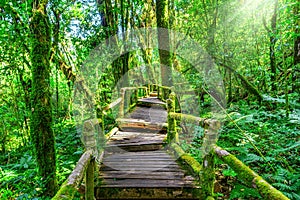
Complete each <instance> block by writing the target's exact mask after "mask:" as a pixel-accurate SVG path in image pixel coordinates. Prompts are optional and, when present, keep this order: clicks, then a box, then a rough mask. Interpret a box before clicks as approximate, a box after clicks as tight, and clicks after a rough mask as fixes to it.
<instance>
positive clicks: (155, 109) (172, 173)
mask: <svg viewBox="0 0 300 200" xmlns="http://www.w3.org/2000/svg"><path fill="white" fill-rule="evenodd" d="M155 98H156V97H153V98H151V102H155V103H154V104H152V105H149V104H147V105H140V106H138V107H137V108H136V109H135V110H134V111H133V112H132V113H130V114H129V115H128V116H126V117H127V118H125V119H120V121H121V122H122V123H120V128H121V131H118V132H117V133H116V134H115V135H113V136H112V137H111V139H110V140H109V141H108V142H107V145H106V147H105V153H104V157H103V161H102V165H101V168H100V173H99V178H100V180H101V184H100V186H98V187H96V194H95V195H96V198H97V199H199V188H198V187H197V186H196V184H195V180H194V178H193V177H192V176H189V175H188V174H186V172H185V171H184V170H183V169H181V167H180V166H179V165H178V163H177V161H176V159H175V158H174V157H173V156H172V155H171V154H169V153H168V151H167V150H166V149H164V138H165V137H166V131H160V130H159V129H163V127H159V126H157V127H156V129H155V131H154V129H153V126H154V125H155V124H156V125H157V124H163V123H165V122H166V120H167V113H166V110H165V109H164V108H163V107H162V106H161V105H162V104H157V102H158V101H159V100H158V99H157V98H156V99H155ZM147 101H148V100H147ZM147 103H149V102H147ZM140 122H143V123H144V124H148V126H147V125H145V126H144V127H143V128H137V127H138V124H139V123H140ZM132 126H133V127H134V128H132ZM130 127H131V128H132V130H130V131H129V130H127V129H130Z"/></svg>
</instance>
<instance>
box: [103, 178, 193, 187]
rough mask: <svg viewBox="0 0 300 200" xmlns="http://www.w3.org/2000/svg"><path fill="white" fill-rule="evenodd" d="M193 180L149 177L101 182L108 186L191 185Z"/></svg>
mask: <svg viewBox="0 0 300 200" xmlns="http://www.w3.org/2000/svg"><path fill="white" fill-rule="evenodd" d="M193 183H194V182H193V181H188V180H186V181H183V180H150V179H122V180H115V179H105V180H103V184H104V185H106V187H107V186H110V187H118V186H126V187H183V186H190V187H191V186H193Z"/></svg>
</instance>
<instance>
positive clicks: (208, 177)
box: [200, 120, 220, 197]
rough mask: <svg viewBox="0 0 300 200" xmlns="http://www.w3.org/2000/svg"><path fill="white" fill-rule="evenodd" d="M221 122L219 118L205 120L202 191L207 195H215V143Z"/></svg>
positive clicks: (201, 176) (201, 177)
mask: <svg viewBox="0 0 300 200" xmlns="http://www.w3.org/2000/svg"><path fill="white" fill-rule="evenodd" d="M219 128H220V122H219V121H217V120H207V121H205V122H204V139H203V143H202V145H203V146H202V152H203V154H204V157H203V161H202V171H201V173H200V181H201V186H202V192H203V194H204V195H205V196H206V197H209V196H213V192H214V182H215V153H214V152H213V145H214V144H215V142H216V139H217V136H218V130H219Z"/></svg>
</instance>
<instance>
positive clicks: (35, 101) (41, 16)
mask: <svg viewBox="0 0 300 200" xmlns="http://www.w3.org/2000/svg"><path fill="white" fill-rule="evenodd" d="M47 3H48V1H47V0H41V1H34V4H35V5H34V6H33V17H32V21H31V24H30V28H31V34H32V40H31V42H32V50H31V55H30V56H31V62H32V68H31V70H32V93H31V98H32V99H31V102H32V115H31V128H30V130H31V137H32V142H33V144H34V146H35V155H36V159H37V164H38V169H39V174H40V175H41V176H42V177H43V181H44V183H45V191H44V195H45V196H53V195H54V194H55V192H56V189H57V182H56V157H55V146H54V145H55V138H54V133H53V130H52V108H51V102H50V98H51V93H50V50H51V28H50V21H49V17H48V15H47V13H46V6H47Z"/></svg>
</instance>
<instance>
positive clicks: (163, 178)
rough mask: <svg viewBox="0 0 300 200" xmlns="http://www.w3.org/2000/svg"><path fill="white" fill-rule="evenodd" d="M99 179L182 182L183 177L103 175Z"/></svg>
mask: <svg viewBox="0 0 300 200" xmlns="http://www.w3.org/2000/svg"><path fill="white" fill-rule="evenodd" d="M99 178H105V179H152V180H182V179H183V175H168V174H167V175H165V174H156V175H152V174H119V175H115V174H103V175H100V176H99Z"/></svg>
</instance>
